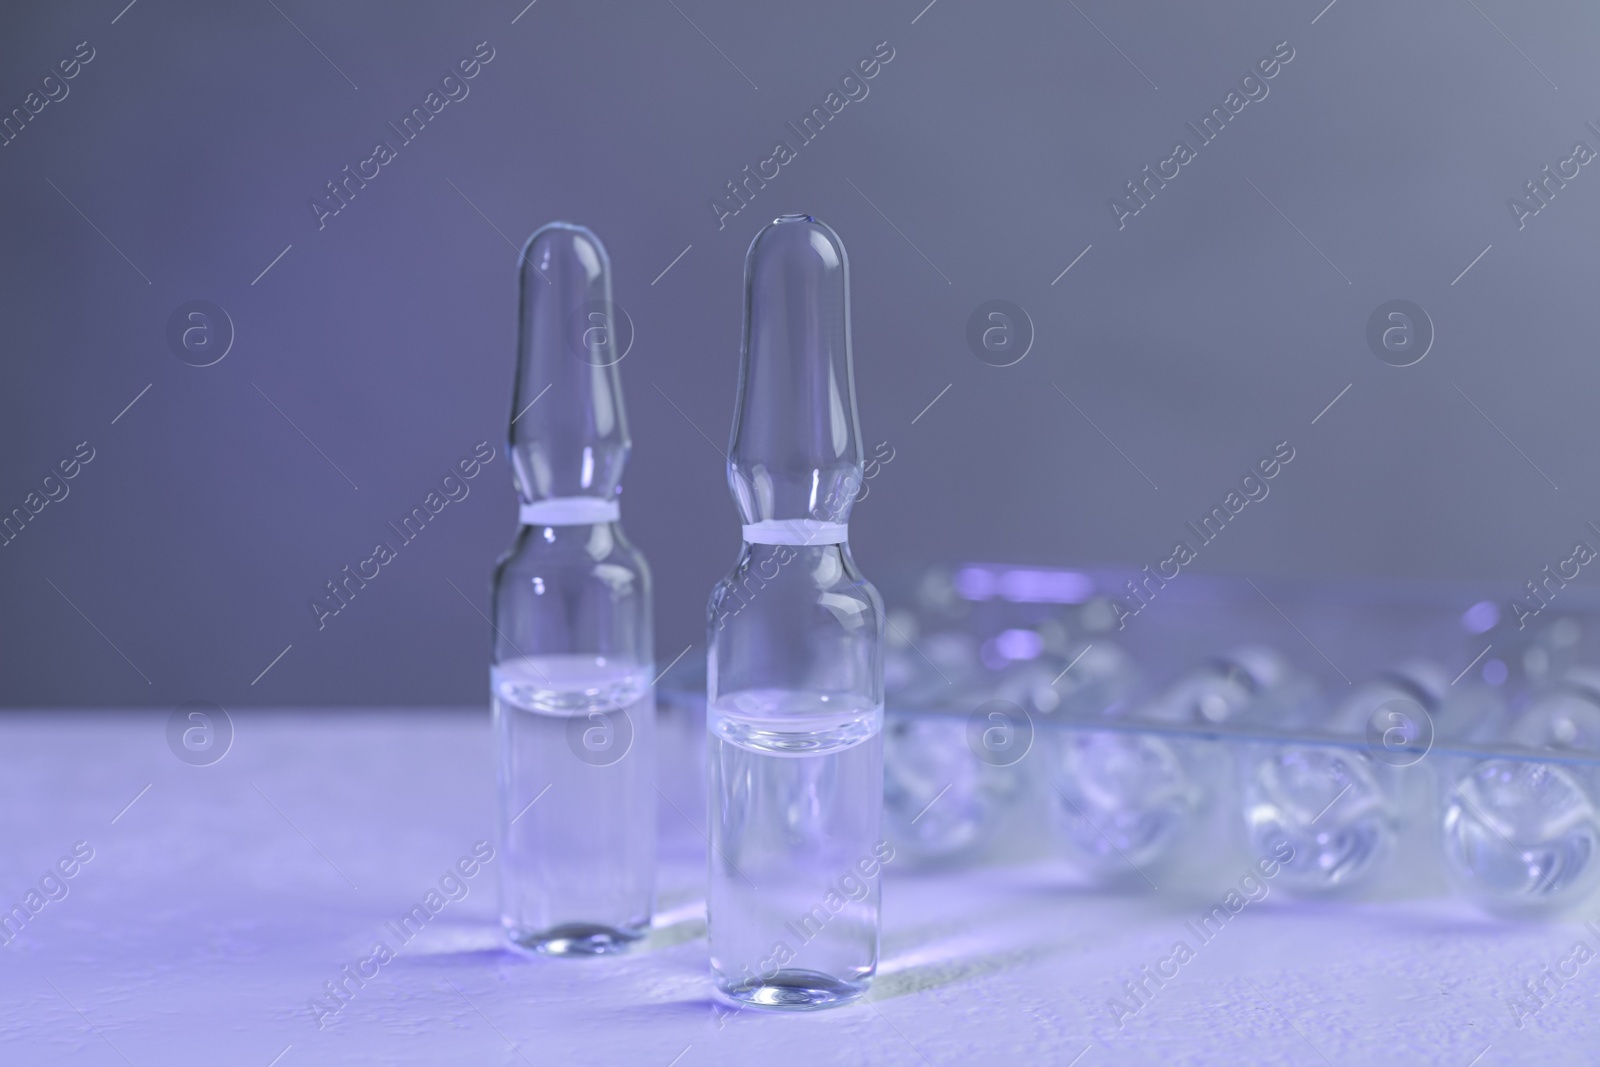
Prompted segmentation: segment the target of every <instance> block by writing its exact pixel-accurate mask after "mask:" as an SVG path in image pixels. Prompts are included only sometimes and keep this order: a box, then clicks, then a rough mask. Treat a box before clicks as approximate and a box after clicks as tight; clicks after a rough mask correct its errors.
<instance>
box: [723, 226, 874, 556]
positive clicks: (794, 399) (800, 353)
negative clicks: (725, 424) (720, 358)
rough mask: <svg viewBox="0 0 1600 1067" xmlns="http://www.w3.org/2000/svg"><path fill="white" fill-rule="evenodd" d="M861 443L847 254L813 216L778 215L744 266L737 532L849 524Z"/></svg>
mask: <svg viewBox="0 0 1600 1067" xmlns="http://www.w3.org/2000/svg"><path fill="white" fill-rule="evenodd" d="M860 436H861V434H860V428H859V422H858V419H857V415H856V399H855V382H854V368H853V365H852V356H851V350H850V292H849V260H848V257H847V256H846V254H845V249H844V244H843V242H841V241H840V240H839V235H838V234H836V233H834V232H833V230H832V229H830V228H829V227H828V226H827V225H825V224H824V223H821V222H818V221H817V220H816V219H814V218H813V217H811V216H810V215H784V216H781V217H779V218H778V219H776V220H774V221H773V222H772V223H770V224H769V225H767V226H766V227H765V228H764V229H762V230H761V232H760V233H758V234H756V237H755V239H754V240H753V241H752V242H751V244H750V250H749V253H748V254H747V255H746V257H745V312H744V337H743V346H742V352H741V359H740V367H739V386H738V399H737V403H736V405H735V411H734V421H733V432H732V436H731V439H730V442H729V447H728V484H729V487H730V489H731V491H732V493H733V497H734V500H735V501H736V502H737V504H738V506H739V510H740V513H741V515H742V516H743V518H744V522H745V524H746V525H747V526H748V525H751V524H757V523H763V522H769V521H780V522H802V521H806V520H810V521H814V522H825V523H844V522H846V521H847V520H848V518H849V514H850V508H851V506H852V505H853V504H854V502H855V496H856V494H857V493H858V492H859V491H860V488H861V481H862V455H861V447H860Z"/></svg>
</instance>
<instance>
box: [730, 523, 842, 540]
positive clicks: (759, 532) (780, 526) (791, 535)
mask: <svg viewBox="0 0 1600 1067" xmlns="http://www.w3.org/2000/svg"><path fill="white" fill-rule="evenodd" d="M744 539H745V540H746V541H747V542H749V543H750V544H752V545H839V544H843V543H844V542H846V541H848V540H850V524H849V523H845V522H820V521H818V520H816V519H763V520H761V521H760V522H752V523H749V524H747V525H746V526H745V528H744Z"/></svg>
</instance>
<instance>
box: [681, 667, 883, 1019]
mask: <svg viewBox="0 0 1600 1067" xmlns="http://www.w3.org/2000/svg"><path fill="white" fill-rule="evenodd" d="M882 725H883V707H882V705H881V704H871V703H868V702H867V701H864V700H862V699H861V698H860V697H856V696H851V695H848V694H835V695H825V694H819V693H814V692H794V691H780V690H746V691H743V692H736V693H731V694H728V695H726V696H723V697H721V698H719V699H718V700H717V701H716V702H715V703H714V704H713V705H712V706H711V707H710V708H708V709H707V732H708V735H709V744H710V752H709V762H710V769H711V776H712V780H711V790H710V793H711V797H712V812H711V834H712V836H711V841H712V849H711V857H710V869H711V875H710V884H709V886H708V902H707V903H708V907H707V913H708V915H709V930H708V936H709V939H710V942H711V968H712V974H713V977H714V979H715V981H716V985H717V989H718V990H719V991H720V992H721V993H722V994H723V995H724V996H727V997H729V998H731V999H733V1000H735V1001H740V1002H746V1003H751V1004H759V1005H762V1006H764V1007H769V1008H790V1009H797V1010H805V1009H810V1008H823V1007H828V1006H831V1005H834V1004H839V1003H842V1002H845V1001H849V1000H854V999H855V998H857V997H859V996H860V995H861V994H862V993H864V992H865V991H866V988H867V985H868V982H869V981H870V980H871V977H872V975H873V973H874V972H875V971H876V970H877V965H878V911H879V901H880V884H881V880H882V866H883V864H884V863H885V862H887V860H888V859H892V857H893V852H892V851H891V850H889V849H888V848H887V847H886V846H884V845H883V844H882V843H881V838H880V834H879V831H880V825H879V824H880V820H881V816H882V809H883V732H882Z"/></svg>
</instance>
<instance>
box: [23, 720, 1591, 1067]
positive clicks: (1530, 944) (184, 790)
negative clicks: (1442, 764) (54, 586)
mask: <svg viewBox="0 0 1600 1067" xmlns="http://www.w3.org/2000/svg"><path fill="white" fill-rule="evenodd" d="M166 720H167V716H166V715H165V714H156V713H151V712H131V713H125V714H110V713H68V712H51V713H8V714H5V715H3V716H0V834H3V842H4V849H3V852H0V907H3V908H4V909H6V910H9V909H10V908H11V907H12V906H13V905H23V906H24V908H26V903H25V899H26V895H27V893H28V892H29V890H30V888H31V887H37V886H38V884H39V882H40V881H41V878H42V877H43V876H44V875H45V874H46V873H47V872H48V871H50V870H51V869H52V868H53V867H54V865H55V864H56V863H57V861H58V860H60V859H61V857H63V856H70V854H71V852H72V849H73V847H74V845H75V844H76V843H78V842H86V843H87V848H89V849H92V850H93V858H92V859H90V860H89V861H87V862H85V863H81V864H79V865H77V866H76V867H74V865H73V864H72V863H68V864H67V865H66V866H67V867H68V868H69V869H73V870H74V871H75V873H74V874H73V876H72V877H71V878H68V879H62V880H61V881H60V882H59V883H58V882H55V881H51V882H50V883H49V884H48V886H47V888H49V889H50V890H51V893H52V895H56V896H60V893H61V888H62V887H64V888H65V890H66V895H65V896H64V897H62V898H61V899H58V900H46V901H45V902H44V903H43V905H42V907H40V908H39V910H38V912H37V914H34V915H32V917H31V919H30V920H29V922H28V924H27V926H26V927H25V928H24V929H23V931H22V933H21V934H20V935H18V936H16V937H15V938H14V939H13V940H11V942H10V943H9V944H8V945H7V946H6V947H5V948H4V949H3V950H0V1063H5V1064H60V1063H74V1064H76V1063H83V1064H123V1063H130V1064H135V1065H140V1067H143V1065H146V1064H150V1065H155V1064H164V1065H170V1064H189V1063H195V1064H243V1065H257V1067H268V1065H269V1064H274V1063H275V1064H277V1065H278V1067H299V1065H302V1064H317V1063H383V1064H391V1063H392V1064H519V1063H531V1064H540V1065H543V1064H574V1063H599V1064H638V1065H641V1067H668V1065H672V1064H676V1067H695V1065H697V1064H711V1063H761V1064H788V1063H795V1064H806V1065H808V1067H814V1065H817V1064H835V1063H838V1064H856V1063H859V1064H906V1065H916V1064H923V1063H928V1064H936V1065H944V1064H965V1063H986V1064H987V1063H1029V1064H1032V1063H1046V1064H1069V1063H1074V1062H1076V1063H1078V1064H1080V1065H1082V1067H1092V1065H1095V1064H1105V1063H1137V1064H1143V1063H1151V1064H1162V1065H1166V1067H1171V1065H1175V1064H1191V1063H1193V1064H1200V1063H1228V1064H1235V1063H1273V1064H1277V1063H1284V1064H1321V1063H1325V1062H1326V1063H1333V1064H1365V1063H1385V1064H1389V1063H1392V1064H1406V1063H1442V1064H1453V1065H1459V1067H1467V1065H1468V1064H1471V1063H1473V1062H1474V1057H1478V1056H1480V1054H1481V1058H1480V1059H1478V1060H1477V1061H1476V1062H1477V1063H1478V1064H1480V1065H1482V1067H1489V1065H1492V1064H1503V1063H1550V1064H1572V1063H1594V1062H1600V1021H1597V1012H1596V1008H1597V1006H1600V936H1597V935H1596V934H1594V933H1591V932H1589V931H1587V930H1586V929H1585V928H1583V927H1581V926H1579V925H1577V924H1575V923H1573V924H1567V925H1532V924H1529V925H1510V924H1505V923H1499V922H1493V921H1490V920H1487V919H1484V918H1481V917H1480V916H1479V915H1478V914H1477V913H1476V912H1474V911H1473V910H1472V909H1470V908H1469V907H1468V906H1467V905H1465V904H1462V903H1460V902H1457V901H1453V900H1450V899H1448V898H1443V897H1441V898H1438V899H1420V900H1409V901H1403V902H1391V903H1383V904H1376V903H1366V904H1362V903H1348V902H1347V903H1337V904H1323V905H1315V906H1312V905H1305V904H1296V903H1294V902H1291V901H1289V900H1287V899H1286V898H1284V897H1282V896H1281V895H1279V894H1274V895H1272V896H1269V897H1268V898H1267V899H1266V900H1264V901H1262V902H1260V903H1257V904H1251V905H1249V906H1248V907H1246V908H1245V909H1244V910H1243V911H1241V912H1240V913H1239V914H1238V915H1237V916H1236V917H1235V918H1234V919H1233V920H1232V921H1231V922H1230V923H1229V924H1228V925H1227V927H1226V928H1224V929H1223V931H1222V932H1221V933H1220V934H1219V935H1218V936H1217V937H1216V938H1215V940H1213V941H1211V942H1210V943H1208V944H1203V945H1201V944H1199V942H1198V941H1197V940H1195V939H1193V937H1192V935H1190V934H1189V933H1188V930H1187V928H1186V927H1185V925H1184V924H1185V922H1186V921H1187V920H1191V919H1193V918H1195V917H1196V916H1197V915H1198V914H1199V912H1201V911H1202V910H1204V905H1205V904H1206V903H1207V902H1206V901H1205V900H1204V898H1203V897H1202V896H1201V895H1199V894H1197V895H1195V897H1194V898H1193V899H1192V900H1183V899H1177V898H1175V897H1174V896H1173V895H1170V894H1168V895H1164V896H1162V897H1155V896H1126V895H1123V896H1119V895H1115V894H1104V893H1091V892H1087V891H1084V890H1082V889H1074V888H1071V887H1070V885H1069V884H1068V883H1067V881H1066V880H1065V879H1064V878H1063V877H1062V876H1061V875H1060V873H1059V872H1058V871H1056V870H1055V869H1054V868H1053V867H1052V866H1051V865H1049V864H1030V865H1024V866H987V867H980V868H976V869H971V870H965V871H953V872H948V873H941V874H926V873H917V872H915V871H913V870H911V869H909V868H907V867H903V866H902V867H899V869H896V868H895V867H894V866H893V865H891V867H890V868H889V869H888V872H887V876H886V882H885V888H884V916H885V919H884V937H883V955H884V964H883V968H882V971H881V972H880V977H879V979H878V980H877V983H876V985H875V986H874V991H873V993H872V994H871V996H870V997H869V998H868V1000H867V1002H866V1003H862V1004H857V1005H853V1006H850V1007H848V1008H844V1009H840V1010H837V1011H833V1012H828V1013H821V1014H814V1015H805V1016H787V1015H770V1014H764V1013H758V1012H756V1011H754V1010H746V1011H743V1012H740V1013H738V1014H734V1015H728V1014H726V1011H727V1010H726V1009H720V1010H716V1009H713V1006H712V1001H711V1000H710V997H709V991H710V987H709V982H708V979H707V973H706V961H705V951H706V946H705V940H704V937H703V931H704V923H703V910H702V908H701V892H700V887H699V880H700V851H699V846H700V842H699V838H698V837H697V836H696V832H695V831H694V830H692V829H690V828H688V827H687V825H686V824H685V823H684V821H683V819H682V818H680V817H679V816H678V815H676V814H675V813H673V812H671V811H668V812H667V813H666V816H665V818H664V820H663V824H664V826H666V827H667V829H668V837H667V839H666V846H665V853H666V855H665V862H664V865H663V870H662V872H661V878H660V882H661V891H660V910H661V912H662V915H661V919H660V922H659V923H658V926H659V929H658V930H657V932H656V934H655V935H653V937H652V938H651V940H650V941H649V942H648V943H647V944H646V947H645V948H644V949H643V950H642V951H640V952H638V953H635V954H633V955H630V956H628V957H625V958H621V959H615V960H588V961H567V960H554V959H545V958H528V957H525V956H522V955H516V954H512V953H509V952H505V951H502V950H501V949H500V948H499V942H498V927H497V925H496V923H495V886H494V878H495V870H494V864H493V863H492V862H491V863H490V864H488V866H487V868H486V869H485V870H484V871H482V872H480V873H479V874H478V875H477V876H476V877H474V878H473V879H470V880H468V881H467V882H466V885H467V887H468V891H467V894H466V896H465V897H464V898H462V899H460V900H458V901H454V902H450V903H448V904H446V906H445V907H444V908H443V910H441V911H440V912H439V914H438V915H437V916H435V917H434V918H433V919H432V920H431V921H430V922H429V924H428V925H427V927H426V928H425V929H424V931H423V933H422V934H420V935H418V936H416V937H415V938H414V939H413V940H412V941H410V942H409V943H408V944H405V945H404V946H403V947H402V948H401V950H400V951H399V953H398V955H397V956H396V958H394V959H393V960H392V961H390V962H388V963H386V964H385V965H383V966H382V967H381V969H380V970H379V972H378V974H377V976H376V977H374V978H371V979H369V980H366V981H365V984H364V985H362V986H361V987H360V988H358V989H356V990H355V992H354V993H353V995H351V996H350V998H349V1000H348V1003H346V1004H345V1005H343V1006H342V1007H341V1008H340V1010H339V1011H338V1012H337V1013H336V1014H333V1015H331V1016H326V1017H324V1018H323V1020H322V1022H323V1023H324V1025H322V1026H320V1027H319V1025H318V1018H317V1016H316V1014H315V1013H314V1012H313V1010H312V1009H311V1007H310V1002H311V1000H312V998H313V997H318V998H322V999H323V1001H324V1004H325V1005H328V1006H331V1005H332V1003H333V1002H332V1001H329V1000H327V998H326V993H325V992H324V983H325V982H327V981H329V980H332V979H337V978H339V977H340V976H341V971H340V969H341V967H342V966H344V965H346V964H349V965H351V966H352V967H354V966H355V965H356V964H357V961H359V960H360V959H362V958H363V957H366V956H369V955H370V953H371V951H372V946H373V945H374V943H375V942H376V941H378V940H380V939H384V938H386V939H387V940H388V941H389V942H390V943H391V944H392V943H394V942H396V941H397V940H398V939H397V938H395V937H394V936H393V935H392V934H391V933H388V929H389V928H388V927H387V926H386V925H385V924H386V923H388V922H391V921H395V920H398V919H399V917H400V916H401V915H403V914H404V913H406V912H408V911H409V910H410V909H411V908H412V907H413V906H414V905H416V904H418V903H420V902H422V901H423V900H424V897H425V896H426V894H427V893H428V891H429V890H430V889H433V888H434V887H436V886H437V884H438V881H439V879H440V876H441V875H442V874H443V873H445V871H446V868H447V867H450V866H452V865H454V864H455V862H456V861H457V860H458V859H460V858H461V857H463V856H466V855H468V854H469V853H470V852H471V851H472V848H473V845H474V843H475V842H477V841H480V840H485V839H492V834H491V826H492V807H491V797H492V781H491V774H490V762H489V761H490V746H489V728H488V717H487V715H486V714H484V713H477V712H454V713H443V712H440V713H429V712H416V711H397V712H386V711H365V712H349V711H340V712H329V713H315V712H307V711H300V712H287V713H276V714H274V713H265V712H253V713H252V712H244V713H236V714H235V715H234V723H235V728H236V735H235V738H234V742H233V746H232V749H231V750H230V751H229V753H228V755H227V756H226V757H225V758H224V759H222V760H221V761H220V762H218V763H216V764H214V765H212V766H207V767H192V766H188V765H185V764H183V763H181V762H179V761H178V760H177V759H176V758H175V757H174V756H173V754H172V752H171V751H170V750H169V748H168V746H167V741H166V735H165V730H166ZM147 785H148V786H149V788H148V789H146V786H147ZM135 797H137V800H136V801H135ZM130 801H134V802H133V803H132V806H131V807H129V806H128V805H129V802H130ZM124 809H125V810H124ZM674 820H676V822H677V826H676V827H674V826H673V821H674ZM83 851H84V849H83V848H81V847H80V853H81V852H83ZM44 899H45V898H44V896H43V894H41V896H40V897H37V898H35V901H38V900H44ZM1180 938H1184V939H1186V940H1188V941H1189V942H1190V944H1191V945H1192V946H1194V947H1195V953H1194V958H1193V959H1192V960H1190V961H1189V962H1187V963H1185V964H1184V965H1183V966H1182V967H1181V968H1180V969H1179V970H1178V974H1177V977H1175V978H1173V979H1171V980H1170V981H1168V982H1166V984H1165V985H1164V987H1162V988H1160V989H1156V990H1155V992H1154V993H1153V995H1152V996H1151V997H1150V998H1149V1001H1148V1003H1147V1004H1146V1005H1145V1006H1144V1007H1142V1008H1141V1009H1140V1010H1139V1011H1138V1013H1137V1014H1136V1015H1134V1016H1132V1017H1131V1018H1126V1019H1124V1020H1123V1021H1124V1024H1125V1025H1123V1026H1121V1027H1119V1026H1118V1025H1117V1023H1116V1021H1115V1020H1114V1018H1113V1013H1112V1012H1111V1011H1110V1010H1109V1009H1108V1007H1107V1002H1108V999H1109V998H1110V997H1112V996H1117V995H1124V994H1123V993H1122V989H1121V986H1122V983H1123V982H1124V981H1125V980H1128V979H1131V978H1136V977H1138V976H1139V971H1140V968H1141V966H1143V965H1146V964H1148V965H1150V966H1152V967H1155V966H1156V965H1157V963H1158V961H1159V960H1161V959H1162V958H1163V957H1166V956H1168V954H1169V953H1170V952H1171V949H1172V945H1173V943H1174V942H1175V941H1176V940H1178V939H1180ZM1580 940H1581V941H1583V942H1584V943H1585V944H1586V945H1587V946H1588V947H1589V948H1590V949H1591V950H1593V951H1594V952H1595V953H1596V954H1597V958H1596V959H1595V960H1592V961H1588V962H1583V961H1578V960H1575V959H1574V951H1573V950H1574V946H1575V945H1576V944H1578V942H1580ZM1579 955H1582V954H1581V953H1580V954H1579ZM1564 961H1573V962H1564ZM1546 967H1548V968H1550V971H1551V972H1552V973H1554V972H1557V971H1559V970H1563V969H1564V970H1565V971H1566V972H1567V973H1569V974H1570V973H1572V972H1573V971H1574V970H1576V975H1575V976H1574V977H1572V978H1570V979H1566V980H1563V981H1560V982H1558V981H1557V980H1556V979H1554V978H1546V977H1545V974H1544V971H1543V969H1544V968H1546ZM1541 979H1543V980H1544V981H1545V990H1546V996H1545V999H1544V1002H1543V1006H1542V1007H1541V1008H1540V1009H1539V1010H1538V1012H1537V1014H1534V1015H1531V1016H1530V1015H1526V1014H1525V1015H1524V1016H1523V1018H1522V1020H1521V1023H1522V1025H1521V1026H1520V1027H1519V1026H1518V1025H1517V1019H1516V1018H1515V1016H1514V1014H1513V1011H1512V1008H1511V1006H1510V1004H1511V1001H1510V998H1512V997H1516V996H1521V997H1522V998H1524V1001H1525V1004H1526V1006H1532V1004H1534V1003H1535V1002H1534V1001H1532V999H1531V998H1530V997H1529V994H1528V993H1527V991H1526V989H1525V988H1524V983H1526V982H1527V981H1529V980H1534V981H1539V980H1541ZM1150 988H1152V989H1154V985H1153V984H1151V986H1150ZM1486 1047H1487V1049H1488V1051H1487V1052H1486V1053H1485V1052H1484V1050H1485V1048H1486ZM1075 1057H1077V1058H1076V1059H1075Z"/></svg>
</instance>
